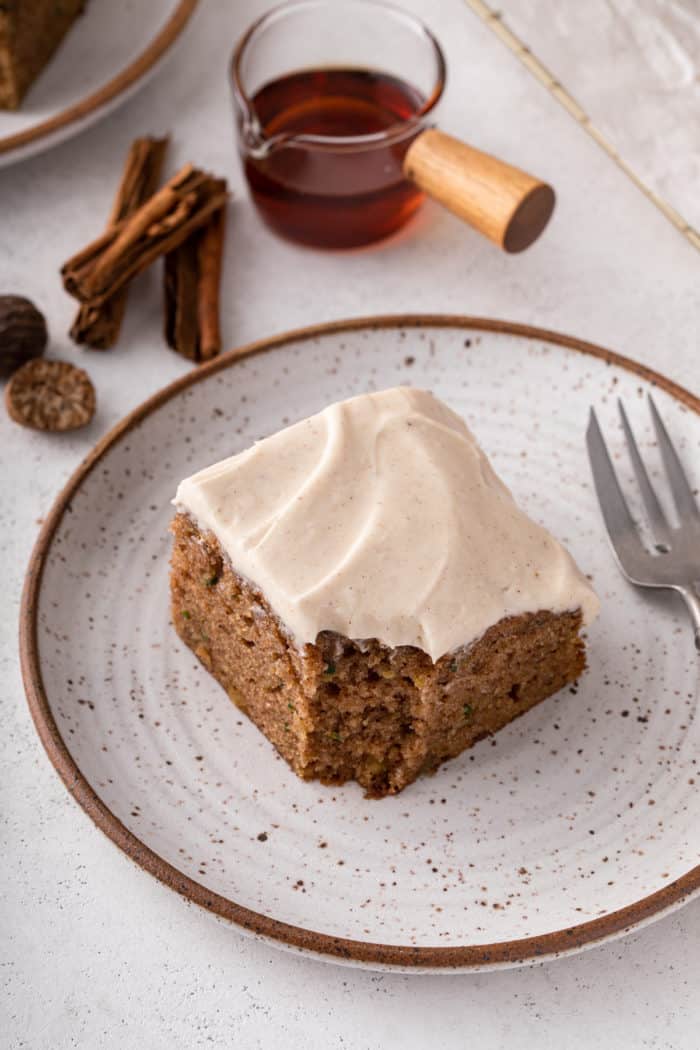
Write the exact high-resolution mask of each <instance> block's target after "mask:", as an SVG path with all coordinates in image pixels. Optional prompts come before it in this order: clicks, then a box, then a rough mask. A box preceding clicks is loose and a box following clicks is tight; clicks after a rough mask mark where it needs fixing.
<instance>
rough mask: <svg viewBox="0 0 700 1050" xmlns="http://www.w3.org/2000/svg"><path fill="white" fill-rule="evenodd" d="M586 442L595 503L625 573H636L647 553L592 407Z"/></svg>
mask: <svg viewBox="0 0 700 1050" xmlns="http://www.w3.org/2000/svg"><path fill="white" fill-rule="evenodd" d="M586 445H587V446H588V458H589V459H590V462H591V470H592V472H593V482H594V484H595V489H596V493H597V495H598V503H599V504H600V510H601V513H602V515H603V521H604V522H605V527H606V529H607V530H608V536H609V537H610V542H611V544H612V547H613V550H614V552H615V554H616V555H617V559H618V561H619V563H620V565H621V567H622V569H623V570H624V571H625V573H627V574H628V575H632V576H634V575H637V573H638V569H637V567H638V565H639V559H640V557H643V558H644V559H645V560H646V559H648V558H649V557H650V555H649V554H648V553H647V552H646V551H645V549H644V547H643V545H642V541H641V540H640V538H639V533H638V532H637V527H636V525H635V523H634V519H633V517H632V515H631V514H630V510H629V507H628V506H627V500H626V499H625V497H624V495H623V493H622V489H621V488H620V482H619V481H618V480H617V474H616V473H615V468H614V467H613V465H612V460H611V459H610V453H609V452H608V449H607V446H606V444H605V440H604V439H603V435H602V433H601V430H600V426H599V424H598V418H597V416H596V414H595V411H594V410H593V408H591V412H590V416H589V421H588V427H587V429H586Z"/></svg>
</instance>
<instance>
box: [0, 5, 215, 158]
mask: <svg viewBox="0 0 700 1050" xmlns="http://www.w3.org/2000/svg"><path fill="white" fill-rule="evenodd" d="M196 5H197V0H148V3H138V2H136V3H135V2H134V0H90V2H89V4H88V6H87V8H86V9H85V11H84V12H83V14H82V15H81V16H80V18H78V19H77V20H76V22H75V24H74V25H73V26H72V27H71V29H70V31H69V32H68V33H67V34H66V36H65V38H64V39H63V40H62V41H61V43H60V45H59V47H58V48H57V50H56V52H55V54H54V55H53V56H52V58H51V60H50V62H49V63H48V64H47V66H46V68H45V69H43V70H42V72H41V73H40V75H39V76H38V77H37V79H36V81H35V83H34V84H32V86H31V87H30V89H29V91H28V92H27V95H26V96H25V98H24V99H23V101H22V105H21V106H20V108H19V109H18V110H16V111H9V110H3V109H0V168H2V167H4V166H5V165H7V164H15V163H16V162H17V161H19V160H24V159H25V158H26V157H31V156H33V155H34V154H36V153H42V152H43V151H44V150H47V149H51V147H53V146H57V145H58V144H59V143H61V142H65V141H66V139H69V138H71V137H72V136H73V135H77V134H78V132H80V131H84V130H85V128H88V127H90V126H91V125H92V124H95V123H96V122H97V121H99V120H102V119H103V118H104V117H106V116H107V115H108V114H109V113H111V112H112V110H114V109H116V108H117V106H120V105H121V104H122V103H123V102H126V100H127V99H128V98H130V97H131V96H132V95H133V94H134V92H135V91H137V90H138V89H139V88H140V87H143V85H144V84H146V83H147V82H148V80H149V78H150V76H151V75H152V74H153V73H154V72H155V70H156V69H157V67H158V65H159V64H160V62H161V61H162V60H163V59H164V58H165V56H166V55H167V54H168V53H169V52H170V51H171V49H172V46H173V44H174V43H175V41H176V40H177V39H178V37H179V36H180V34H181V33H182V31H183V30H184V28H185V26H186V25H187V23H188V21H189V19H190V17H191V15H192V12H193V11H194V9H195V7H196ZM0 6H3V5H0ZM57 6H59V5H58V4H57Z"/></svg>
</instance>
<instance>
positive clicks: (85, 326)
mask: <svg viewBox="0 0 700 1050" xmlns="http://www.w3.org/2000/svg"><path fill="white" fill-rule="evenodd" d="M168 141H169V138H168V136H166V137H165V138H162V139H154V138H141V139H136V140H135V141H134V142H132V144H131V147H130V149H129V153H128V154H127V158H126V163H125V165H124V171H123V173H122V177H121V180H120V182H119V187H118V189H117V193H116V196H115V198H114V202H113V204H112V210H111V213H110V216H109V223H108V226H107V231H106V234H109V232H110V230H111V227H113V226H115V225H116V224H118V223H120V222H122V221H123V220H124V219H126V218H128V217H129V216H130V215H132V214H133V213H134V212H135V211H136V210H137V209H138V208H139V207H140V206H141V205H142V204H143V203H144V201H146V200H147V199H148V198H149V197H151V196H152V195H153V193H154V192H155V190H156V187H157V185H158V183H159V181H160V173H161V170H162V167H163V161H164V159H165V152H166V149H167V146H168ZM81 255H82V253H81ZM126 297H127V290H126V288H122V289H121V290H120V291H118V292H117V293H116V294H115V295H113V296H111V297H110V298H109V299H106V300H105V301H104V302H103V303H102V304H101V305H98V306H93V305H89V304H83V305H82V306H80V308H79V309H78V313H77V314H76V317H75V320H74V321H73V325H72V327H71V330H70V334H71V337H72V338H73V339H74V340H75V342H76V343H81V344H83V345H85V346H89V347H91V348H92V349H93V350H107V349H108V348H109V347H111V346H113V345H114V344H115V343H116V341H117V339H118V337H119V331H120V329H121V324H122V320H123V317H124V311H125V308H126Z"/></svg>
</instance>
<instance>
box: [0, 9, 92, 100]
mask: <svg viewBox="0 0 700 1050" xmlns="http://www.w3.org/2000/svg"><path fill="white" fill-rule="evenodd" d="M85 4H86V0H5V2H4V3H0V109H17V108H18V107H19V105H20V103H21V101H22V98H23V97H24V95H25V93H26V92H27V91H28V90H29V88H30V87H31V85H32V84H33V83H34V81H35V80H36V78H37V77H38V75H39V73H41V71H42V69H43V68H44V66H45V65H46V63H47V62H48V61H49V59H50V58H51V56H52V55H53V53H54V51H55V50H56V48H57V47H58V45H59V44H60V43H61V41H62V40H63V38H64V36H65V35H66V33H67V32H68V30H69V29H70V27H71V26H72V25H73V23H74V22H75V20H76V18H77V17H78V15H79V14H81V13H82V11H83V9H84V7H85Z"/></svg>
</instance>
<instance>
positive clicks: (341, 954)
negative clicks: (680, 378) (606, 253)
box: [20, 314, 700, 970]
mask: <svg viewBox="0 0 700 1050" xmlns="http://www.w3.org/2000/svg"><path fill="white" fill-rule="evenodd" d="M417 327H430V328H457V329H460V328H461V329H463V330H464V331H477V332H478V331H486V332H497V333H501V334H507V335H519V336H525V337H527V338H529V339H535V340H542V341H543V342H548V343H553V344H555V345H557V346H563V347H565V348H567V349H569V350H576V351H578V352H579V353H584V354H589V355H591V356H592V357H597V358H598V359H600V360H602V361H605V362H606V363H607V364H609V365H617V366H618V367H620V368H624V369H626V370H627V371H629V372H632V373H634V374H635V375H638V376H640V377H641V378H642V379H645V380H647V381H648V382H649V383H652V384H653V385H655V386H657V387H659V389H661V390H664V391H666V393H667V394H670V395H671V396H672V397H674V398H676V400H677V401H679V402H681V404H683V405H685V406H686V407H687V408H689V409H690V410H691V411H693V412H696V413H698V415H700V398H698V397H696V396H695V395H694V394H691V393H690V392H689V391H688V390H685V389H684V388H683V387H681V386H678V385H677V384H676V383H674V382H673V381H672V380H670V379H667V378H666V377H665V376H662V375H660V374H659V373H658V372H655V371H653V369H651V368H647V367H646V366H645V365H642V364H639V363H637V362H636V361H632V360H631V359H630V358H627V357H623V356H622V355H620V354H617V353H614V352H613V351H612V350H605V349H603V348H602V347H599V346H596V345H594V344H593V343H587V342H584V341H583V340H581V339H576V338H574V337H573V336H568V335H562V334H560V333H558V332H551V331H547V330H546V329H542V328H533V327H531V326H529V325H525V324H517V323H512V322H509V321H496V320H490V319H487V318H479V317H461V316H454V317H453V316H450V315H446V314H436V315H433V314H425V315H421V314H416V315H389V316H380V317H364V318H356V319H352V320H345V321H334V322H331V323H328V324H320V325H314V326H311V327H307V328H298V329H296V330H293V331H290V332H286V333H284V334H282V335H277V336H273V337H272V338H269V339H263V340H260V341H258V342H254V343H250V344H248V345H247V346H244V347H240V348H238V349H235V350H230V351H229V352H228V353H227V354H224V355H222V356H221V357H218V358H215V359H214V360H213V361H210V362H208V363H207V364H204V365H200V366H199V368H197V369H195V370H193V371H191V372H189V373H188V374H187V375H185V376H183V377H181V378H180V379H177V380H176V381H175V382H174V383H171V384H170V385H169V386H166V387H165V388H164V389H163V390H161V391H159V392H158V393H156V394H154V395H153V396H152V397H150V398H149V399H148V400H147V401H145V402H144V403H143V404H142V405H140V406H139V407H138V408H136V409H134V411H133V412H130V413H129V415H127V416H126V417H125V418H124V419H123V420H122V421H121V422H120V423H117V425H116V426H115V427H113V428H112V430H110V431H109V433H108V434H106V435H105V436H104V437H103V438H102V440H101V441H99V442H98V443H97V445H96V446H95V447H94V449H93V450H92V452H90V453H89V454H88V456H87V457H86V458H85V459H84V460H83V462H82V463H81V464H80V466H79V467H78V468H77V470H76V471H75V472H74V474H73V475H72V477H71V478H70V479H69V481H68V482H67V484H66V485H65V487H64V488H63V491H62V492H61V493H60V494H59V496H58V498H57V499H56V501H55V503H54V504H53V506H52V508H51V511H50V512H49V514H48V516H47V518H46V520H45V522H44V524H43V526H42V529H41V532H40V533H39V537H38V539H37V541H36V544H35V546H34V550H33V551H32V555H31V558H30V561H29V567H28V570H27V576H26V579H25V584H24V590H23V593H22V606H21V612H20V657H21V665H22V677H23V679H24V686H25V690H26V693H27V698H28V701H29V709H30V711H31V714H32V718H33V719H34V724H35V726H36V729H37V732H38V734H39V737H40V738H41V742H42V743H43V745H44V747H45V749H46V752H47V754H48V756H49V758H50V760H51V762H52V763H53V765H54V766H55V768H56V770H57V771H58V773H59V775H60V776H61V778H62V780H63V782H64V784H65V785H66V787H67V788H68V790H69V792H70V793H71V795H72V796H73V797H74V799H75V800H76V801H77V802H78V804H79V805H80V806H82V808H83V809H84V810H85V812H86V813H87V814H88V816H89V817H91V819H92V820H93V821H94V823H95V824H96V825H97V826H98V827H99V828H100V829H101V830H102V831H103V832H104V833H105V834H106V835H107V836H108V837H109V838H110V839H112V841H113V842H114V843H116V845H117V846H118V847H119V848H120V849H121V850H123V852H124V853H126V854H127V856H128V857H130V858H131V859H132V860H133V861H135V862H136V863H137V864H139V865H140V866H141V867H142V868H144V869H145V870H146V871H148V872H150V873H151V874H152V875H155V877H156V878H157V879H159V880H160V881H161V882H163V883H165V885H166V886H170V887H171V889H174V890H177V892H178V893H180V894H181V895H182V896H183V897H185V898H186V899H187V900H190V901H193V902H194V903H195V904H199V905H200V906H201V907H202V908H206V909H207V910H208V911H211V912H213V913H214V914H216V915H218V916H221V917H222V918H224V919H228V920H229V921H231V922H233V923H235V924H236V925H238V926H240V927H242V928H243V929H245V930H248V931H249V932H251V933H253V934H256V935H258V936H260V937H266V938H270V939H272V940H274V941H279V942H282V943H283V944H285V945H288V946H290V947H293V948H296V949H298V950H301V951H307V952H313V953H315V954H318V955H321V956H328V957H331V958H334V959H337V960H344V961H347V962H358V963H365V964H370V965H371V964H374V965H375V966H391V967H401V968H406V969H413V968H423V969H443V970H449V969H469V968H480V967H494V966H498V965H499V964H500V965H513V964H517V963H522V962H528V961H537V960H539V959H543V958H547V957H550V958H551V957H554V956H556V955H559V954H562V953H569V952H572V951H575V950H577V949H580V948H583V947H584V946H586V945H592V944H595V943H596V942H598V941H602V940H604V939H607V938H610V937H613V936H614V935H616V934H617V935H621V934H623V933H625V932H627V931H628V930H631V929H633V928H635V927H637V926H639V925H640V924H643V923H646V922H647V921H649V920H650V919H651V918H653V917H654V916H657V917H658V916H660V915H661V914H662V913H663V912H664V911H666V910H668V909H670V908H672V907H673V906H674V905H678V904H680V903H681V902H682V901H683V900H684V899H685V898H687V897H689V896H690V895H691V894H693V893H695V892H696V891H697V890H698V889H700V865H697V866H696V867H694V868H692V869H691V870H690V871H689V872H687V873H686V874H685V875H683V876H681V877H680V878H678V879H676V880H674V881H673V882H672V883H670V884H669V885H668V886H665V887H664V888H663V889H661V890H658V891H657V892H656V893H652V894H650V895H649V896H648V897H644V898H642V899H641V900H639V901H636V902H635V903H634V904H630V905H627V906H626V907H624V908H621V909H619V910H618V911H614V912H611V913H610V914H609V915H605V916H602V917H600V918H597V919H593V920H591V921H589V922H584V923H581V924H580V925H576V926H572V927H568V928H566V929H563V930H555V931H553V932H551V933H545V934H541V935H539V936H536V937H526V938H521V939H518V940H514V941H501V942H496V943H494V944H472V945H462V946H456V947H449V948H448V947H410V946H407V945H395V944H375V943H371V942H365V941H355V940H349V939H346V938H343V937H334V936H331V935H329V934H324V933H318V932H316V931H314V930H307V929H304V928H302V927H300V926H292V925H290V924H289V923H285V922H280V921H279V920H277V919H274V918H272V917H271V916H268V915H263V914H261V913H259V912H255V911H251V910H250V909H249V908H245V907H243V906H242V905H240V904H236V903H235V902H234V901H231V900H228V899H227V898H225V897H221V896H219V895H218V894H216V893H213V892H212V891H211V890H208V889H206V887H204V886H202V885H201V884H200V883H198V882H195V881H194V879H190V878H189V877H188V876H187V875H184V874H183V873H182V872H180V871H178V870H177V868H175V867H173V865H172V864H169V863H168V862H167V861H165V860H163V858H162V857H159V856H158V854H157V853H154V852H153V851H152V850H151V849H149V848H148V846H146V845H145V843H143V842H141V841H140V840H139V839H138V838H137V837H136V836H135V835H134V834H132V832H131V831H129V830H128V828H126V827H125V826H124V824H122V823H121V821H119V820H118V819H117V817H115V815H114V814H113V813H112V812H111V811H110V810H109V809H108V808H107V807H106V806H105V805H104V803H103V802H102V801H101V800H100V798H99V797H98V796H97V794H96V793H95V791H93V789H92V787H91V786H90V784H89V783H88V781H87V780H86V778H85V777H84V776H83V774H82V772H81V771H80V769H78V767H77V765H76V763H75V762H74V760H73V758H72V757H71V755H70V752H69V751H68V748H67V747H66V745H65V743H64V741H63V739H62V737H61V734H60V731H59V729H58V726H57V725H56V722H55V720H54V718H53V714H52V712H51V708H50V706H49V702H48V699H47V696H46V693H45V691H44V686H43V682H42V678H41V669H40V664H39V653H38V645H37V613H38V604H39V590H40V586H41V578H42V572H43V568H44V564H45V562H46V557H47V554H48V552H49V549H50V546H51V540H52V538H53V535H54V533H55V531H56V528H57V527H58V525H59V523H60V521H61V518H62V516H63V513H64V511H65V509H66V506H67V504H68V503H69V501H70V499H71V498H72V496H73V494H74V493H75V492H76V490H77V489H78V488H79V487H80V485H81V483H82V482H83V480H84V478H86V477H87V476H88V474H90V472H91V471H92V470H93V468H94V467H95V465H96V464H97V463H98V462H99V461H100V459H101V458H102V456H103V455H104V454H105V452H106V451H107V450H108V449H109V448H111V447H112V446H113V445H114V444H116V443H117V442H118V441H119V440H120V439H121V438H122V437H124V435H125V434H127V433H128V432H129V431H130V430H132V429H133V428H134V427H135V426H136V425H137V424H139V423H140V422H141V420H143V419H144V418H145V417H146V416H148V415H150V413H151V412H153V411H154V410H155V409H157V408H159V407H160V406H161V405H163V404H164V403H165V402H167V401H169V400H170V399H171V398H172V397H174V396H175V395H176V394H179V393H180V391H182V390H185V389H187V387H189V386H192V385H193V384H194V383H198V382H199V381H200V380H201V379H204V378H205V377H207V376H210V375H212V374H214V373H216V372H219V371H221V370H223V369H225V368H230V367H231V366H232V365H235V364H236V363H237V362H238V361H240V360H242V359H244V358H247V357H251V356H253V355H254V354H261V353H265V352H267V351H269V350H275V349H277V348H279V347H282V346H285V345H287V344H288V343H294V342H299V341H301V340H308V339H312V338H314V337H318V336H324V335H329V334H333V333H337V332H352V331H357V330H358V329H370V330H372V329H379V328H417ZM469 352H470V353H474V352H475V351H474V349H471V350H470V351H469ZM476 352H478V351H476Z"/></svg>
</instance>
